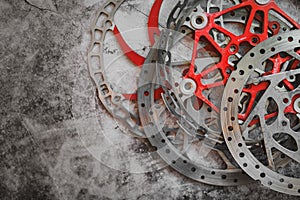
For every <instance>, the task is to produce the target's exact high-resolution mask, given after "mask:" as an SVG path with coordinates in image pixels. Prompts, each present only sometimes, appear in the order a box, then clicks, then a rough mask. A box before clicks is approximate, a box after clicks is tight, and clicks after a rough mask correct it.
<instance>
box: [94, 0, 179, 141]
mask: <svg viewBox="0 0 300 200" xmlns="http://www.w3.org/2000/svg"><path fill="white" fill-rule="evenodd" d="M125 2H127V1H126V0H110V1H108V2H107V3H106V4H105V5H104V6H103V7H102V8H101V9H100V10H99V11H98V13H97V17H96V19H95V21H94V23H93V28H92V45H91V48H90V51H89V53H88V66H89V71H90V76H91V77H92V79H93V81H94V83H95V85H96V88H97V96H98V98H99V99H100V101H101V102H102V104H103V105H104V107H105V108H106V110H107V111H108V112H109V113H110V114H111V115H112V116H113V117H114V118H115V119H117V120H118V122H120V124H121V125H124V127H122V126H121V127H120V128H121V129H123V130H124V131H125V132H128V130H129V131H130V132H131V133H134V136H138V137H143V136H144V133H143V130H142V127H141V126H140V121H139V117H138V115H137V106H136V100H137V95H136V94H135V90H136V87H137V83H136V81H134V79H135V77H134V75H133V74H137V75H138V74H139V69H138V68H139V67H141V66H142V65H143V63H144V60H145V58H144V57H143V56H142V55H141V54H144V55H146V53H145V52H146V51H147V45H146V46H143V48H140V49H137V50H136V51H138V52H139V53H136V51H134V50H133V49H132V48H131V46H130V45H129V44H127V43H126V41H125V39H124V37H123V36H122V35H121V33H120V30H119V29H118V27H117V25H116V23H115V15H116V13H117V11H118V10H119V9H120V8H121V6H122V5H123V4H124V3H125ZM164 3H166V4H170V3H174V2H167V1H165V2H164ZM162 6H163V1H162V0H156V1H155V2H154V4H153V6H152V8H151V11H150V14H149V19H148V30H147V31H148V37H149V41H150V44H149V45H153V43H154V38H155V35H159V32H160V31H159V27H158V26H159V14H160V13H161V12H162V11H161V7H162ZM169 7H170V6H164V12H163V13H168V12H167V11H168V10H166V9H170V8H169ZM137 22H140V21H137ZM142 26H143V25H142ZM136 31H138V30H135V31H132V32H131V34H136V33H135V32H136ZM143 34H144V35H146V34H145V33H143ZM129 35H130V33H129ZM138 35H141V34H138ZM109 36H111V37H110V39H111V38H113V40H112V41H108V42H107V41H106V39H107V38H108V37H109ZM135 39H136V38H135ZM116 41H117V42H118V44H115V43H116ZM135 42H136V41H135ZM138 42H139V41H137V42H136V43H138ZM108 43H109V44H108ZM111 43H112V44H111ZM142 43H143V44H144V43H145V42H144V41H143V42H142ZM148 43H149V42H148ZM112 45H115V46H118V45H119V46H120V47H119V48H120V49H121V51H123V52H122V53H120V52H119V53H118V50H117V47H116V49H114V50H112V51H111V50H110V49H109V48H110V47H111V46H112ZM136 48H137V47H136ZM141 49H142V50H141ZM104 53H105V54H107V55H110V54H116V56H113V57H111V56H108V58H107V59H105V57H104ZM120 54H121V55H120ZM117 56H119V57H117ZM122 56H123V60H122V59H121V57H122ZM124 57H127V61H126V60H125V61H124ZM121 60H122V62H121ZM128 60H130V61H131V62H132V63H128ZM126 62H127V63H126ZM108 63H109V64H108ZM124 63H125V64H124ZM113 64H116V65H119V66H118V67H119V68H117V69H107V66H109V65H113ZM120 66H122V67H120ZM128 66H129V67H128ZM131 66H134V67H131ZM110 67H111V66H110ZM124 67H125V68H126V67H127V68H126V70H127V71H126V70H125V69H124ZM122 70H123V71H122ZM124 70H125V71H124ZM128 71H130V73H128ZM124 73H127V74H125V76H128V77H129V79H131V80H132V81H131V82H130V81H128V77H127V78H125V76H124ZM110 75H111V76H110ZM110 77H113V78H110ZM122 77H123V79H126V81H125V84H124V83H123V82H124V81H123V82H121V79H122ZM124 85H126V86H125V89H124V87H123V86H124ZM128 88H129V89H128ZM127 90H131V91H127ZM129 93H130V94H129Z"/></svg>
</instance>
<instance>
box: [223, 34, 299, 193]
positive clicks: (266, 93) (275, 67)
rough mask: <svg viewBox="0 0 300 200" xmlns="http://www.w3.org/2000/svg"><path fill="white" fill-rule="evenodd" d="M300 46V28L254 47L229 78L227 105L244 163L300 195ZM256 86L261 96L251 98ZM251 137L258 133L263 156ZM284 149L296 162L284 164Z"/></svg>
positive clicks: (236, 151) (230, 136)
mask: <svg viewBox="0 0 300 200" xmlns="http://www.w3.org/2000/svg"><path fill="white" fill-rule="evenodd" d="M299 50H300V31H291V32H288V33H284V34H280V35H278V36H274V37H272V38H270V39H268V40H266V41H265V42H263V43H261V44H259V45H257V46H256V47H255V48H253V49H252V50H250V52H249V53H248V54H247V55H245V56H244V57H243V58H242V59H241V61H240V62H239V63H238V64H237V70H235V71H234V72H233V73H232V74H231V76H230V78H229V79H228V83H227V85H226V87H225V90H224V95H223V100H222V106H221V108H222V109H221V124H222V130H223V133H224V138H225V141H226V143H227V145H228V148H229V150H230V152H231V153H232V155H233V157H234V158H235V160H236V161H237V162H238V163H239V165H240V166H241V167H242V169H243V170H245V172H247V173H248V174H249V175H250V176H251V177H252V178H253V179H255V180H259V181H260V182H261V183H262V184H263V185H265V186H267V187H269V188H271V189H273V190H276V191H279V192H282V193H287V194H292V195H300V171H299V169H300V168H299V166H300V165H299V164H300V163H299V161H300V159H299V158H300V157H299V155H300V154H299V144H300V138H299V132H300V131H299V126H300V125H299V105H300V104H299V102H300V100H299V97H300V90H299V89H300V87H299V84H300V71H299V70H300V69H299V68H300V65H299V63H300V55H299V54H300V51H299ZM251 87H253V88H257V93H256V95H255V97H254V99H255V102H251V100H249V98H248V99H247V98H245V93H246V97H247V96H249V93H248V89H249V88H251ZM250 95H253V94H250ZM244 102H246V103H244ZM244 107H248V108H249V110H250V112H247V110H246V109H244ZM253 127H255V128H256V129H253ZM252 130H256V131H252ZM248 138H256V143H255V146H256V148H257V149H261V155H260V156H257V155H256V154H255V153H253V148H249V146H247V144H246V143H247V141H246V140H248ZM278 154H279V155H281V157H288V158H290V159H291V160H292V162H290V163H289V164H288V165H283V166H282V165H280V167H278V165H277V164H276V157H277V155H278Z"/></svg>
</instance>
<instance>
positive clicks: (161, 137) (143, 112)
mask: <svg viewBox="0 0 300 200" xmlns="http://www.w3.org/2000/svg"><path fill="white" fill-rule="evenodd" d="M163 35H164V34H162V36H163ZM164 39H165V38H163V37H162V38H161V40H164ZM156 55H157V50H156V49H152V50H151V51H150V53H149V55H148V57H147V60H146V62H145V64H144V66H143V68H142V73H141V76H140V81H139V89H138V100H139V113H140V116H141V122H142V124H143V127H144V130H145V133H146V135H147V137H148V139H149V141H150V143H151V144H152V145H153V146H155V147H156V148H157V151H156V152H157V153H158V154H159V155H160V156H161V158H162V159H163V160H164V161H165V162H166V163H167V164H169V165H170V166H171V167H172V168H174V169H175V170H177V171H178V172H180V173H181V174H183V175H185V176H187V177H189V178H192V179H194V180H197V181H200V182H203V183H207V184H212V185H220V186H229V185H240V184H245V183H249V181H251V179H249V177H248V176H247V175H245V174H244V173H243V172H242V171H241V170H240V169H237V168H235V167H234V166H233V165H232V164H231V163H230V161H229V160H228V159H227V158H226V156H225V155H224V154H223V152H222V151H221V150H219V151H218V150H212V149H211V148H208V147H206V146H205V145H203V144H202V142H201V141H202V139H203V138H194V137H190V136H189V135H188V134H186V132H185V130H184V129H182V128H181V127H180V126H178V124H177V120H176V119H175V118H174V117H172V115H171V114H170V113H169V111H168V109H167V108H166V106H165V105H164V102H163V100H162V99H156V100H155V98H154V90H155V88H157V86H158V81H157V79H156V72H155V70H156V59H157V58H156ZM206 153H207V154H206ZM220 163H222V164H223V165H222V164H220ZM216 166H218V167H216Z"/></svg>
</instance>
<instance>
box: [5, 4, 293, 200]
mask: <svg viewBox="0 0 300 200" xmlns="http://www.w3.org/2000/svg"><path fill="white" fill-rule="evenodd" d="M103 2H104V1H103V0H98V1H96V0H85V1H80V0H67V1H66V0H44V1H42V0H24V1H18V0H0V38H1V40H0V69H1V73H0V131H1V132H0V179H1V181H0V199H22V200H23V199H44V200H45V199H72V200H73V199H78V200H79V199H266V200H267V199H268V200H269V199H274V200H275V199H281V200H285V199H286V200H287V199H298V198H296V197H291V196H288V195H284V194H279V193H277V192H273V191H270V190H268V189H266V188H264V187H262V186H260V185H259V184H251V185H246V186H239V187H226V188H223V187H215V186H208V185H204V184H201V183H196V182H193V181H191V180H189V179H187V178H184V177H182V176H181V175H179V174H178V173H176V172H175V171H173V170H172V169H170V168H168V167H165V168H162V169H159V170H150V168H149V166H146V165H147V164H149V162H150V164H151V166H153V165H156V164H157V162H156V161H155V160H150V161H149V159H150V158H149V157H147V155H148V151H149V149H148V146H147V145H145V144H144V143H143V142H141V141H139V140H136V139H133V138H131V137H128V136H126V135H124V134H123V133H122V132H121V131H120V130H119V129H118V124H117V123H116V122H115V121H114V120H113V119H112V118H111V117H110V116H109V115H108V114H107V113H106V112H105V110H104V109H103V108H102V107H101V106H96V104H97V102H96V100H95V92H94V87H93V84H92V82H91V80H90V78H89V74H88V71H87V63H86V53H87V51H88V47H89V41H90V38H89V37H90V34H89V30H90V25H91V23H92V20H93V19H94V15H95V12H96V11H97V9H98V8H99V6H100V5H101V4H102V3H103ZM130 2H131V1H130ZM93 137H95V138H96V139H98V140H97V141H96V142H94V143H89V142H90V141H93ZM101 139H103V140H101ZM105 139H106V140H107V141H106V140H105ZM99 140H100V141H99ZM120 141H121V142H120ZM97 142H99V143H97ZM116 144H121V145H119V146H118V145H116ZM97 145H98V147H99V149H93V147H95V146H97ZM116 146H118V148H117V147H116ZM98 150H103V152H98V154H97V151H98ZM96 154H97V155H98V156H99V157H98V158H97V155H96ZM144 159H145V160H144ZM147 159H148V160H147ZM148 161H149V162H148ZM152 164H153V165H152ZM133 166H134V169H140V171H138V173H136V171H135V170H132V167H133ZM134 171H135V173H133V172H134Z"/></svg>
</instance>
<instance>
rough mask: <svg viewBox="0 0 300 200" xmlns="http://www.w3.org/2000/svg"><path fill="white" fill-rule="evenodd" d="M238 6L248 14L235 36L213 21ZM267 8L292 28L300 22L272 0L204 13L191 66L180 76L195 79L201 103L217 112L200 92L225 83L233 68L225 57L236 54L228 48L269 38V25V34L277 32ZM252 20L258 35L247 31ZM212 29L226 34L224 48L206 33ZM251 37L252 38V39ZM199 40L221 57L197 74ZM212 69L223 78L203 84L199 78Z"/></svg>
mask: <svg viewBox="0 0 300 200" xmlns="http://www.w3.org/2000/svg"><path fill="white" fill-rule="evenodd" d="M242 8H246V9H250V15H249V17H248V20H247V22H246V25H245V31H244V33H243V34H242V35H240V36H236V35H234V34H233V33H231V32H230V31H228V30H226V29H225V28H223V27H221V26H219V25H218V24H216V22H215V20H216V19H217V18H218V17H220V16H222V15H224V14H227V13H231V12H233V11H236V10H238V9H242ZM270 10H273V11H275V12H277V13H278V14H280V15H281V16H282V17H284V18H285V19H286V20H287V21H288V22H289V23H291V24H292V25H293V26H294V28H296V29H299V28H300V25H299V24H298V23H297V22H295V21H294V20H293V19H292V18H291V17H289V16H288V15H287V14H286V13H284V11H282V10H281V9H280V8H279V7H278V6H277V5H276V3H275V2H274V0H271V1H270V2H269V3H267V4H266V5H260V4H258V3H256V1H255V0H244V1H243V2H242V3H241V4H238V5H236V6H233V7H231V8H229V9H225V10H223V11H220V12H217V13H212V14H210V13H206V16H207V18H208V24H207V26H206V27H205V28H203V29H200V30H196V31H195V42H194V49H193V56H192V59H191V65H190V69H189V72H188V73H187V74H186V75H185V77H184V78H189V79H193V80H194V81H195V83H196V84H197V89H196V91H195V96H197V97H198V98H199V99H200V100H202V101H203V102H204V103H206V104H207V105H208V106H210V107H211V108H212V109H214V110H215V111H217V112H219V108H218V107H217V106H216V105H214V104H213V103H212V102H211V101H210V100H209V99H208V98H206V97H205V96H204V95H203V91H204V90H208V89H211V88H216V87H220V86H224V85H225V84H226V83H227V80H228V78H229V76H230V74H228V73H227V70H228V69H229V70H233V69H232V66H230V65H229V64H228V58H229V56H231V55H234V54H235V53H236V51H234V52H233V51H232V50H231V49H232V47H235V49H236V47H237V48H239V46H240V44H241V43H243V42H248V43H249V44H250V45H251V46H253V47H254V46H256V45H257V44H259V43H260V42H262V41H264V40H266V39H267V38H268V37H269V35H268V31H269V29H270V28H271V31H272V32H273V34H277V33H278V30H279V29H278V23H276V22H270V21H269V19H268V15H269V11H270ZM258 12H261V13H263V16H264V17H263V19H257V15H256V14H257V13H258ZM254 20H260V21H261V22H263V23H262V24H263V30H262V33H261V34H254V33H252V32H251V25H252V23H253V21H254ZM274 24H276V25H277V27H276V28H274V29H272V27H273V25H274ZM212 29H215V30H217V31H219V32H220V33H223V34H224V35H226V36H227V37H229V38H230V42H229V44H228V45H227V46H226V47H224V48H223V47H220V46H219V45H218V44H217V43H216V41H214V39H213V38H212V37H211V36H210V34H209V33H210V31H211V30H212ZM254 38H255V40H256V41H255V40H253V39H254ZM201 39H205V40H206V41H207V42H209V43H210V44H211V45H212V46H213V47H214V48H215V50H216V51H217V53H218V54H219V55H220V57H221V60H220V62H219V63H217V64H215V65H213V66H211V67H209V68H207V69H205V70H204V71H202V72H201V73H200V74H195V67H196V66H195V60H196V56H197V53H198V50H197V47H198V44H199V41H200V40H201ZM216 70H219V71H220V72H221V74H222V76H223V80H221V81H219V82H216V83H212V84H203V83H202V81H201V79H202V78H203V77H205V76H206V75H208V74H209V73H211V72H214V71H216ZM255 92H257V91H255Z"/></svg>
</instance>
